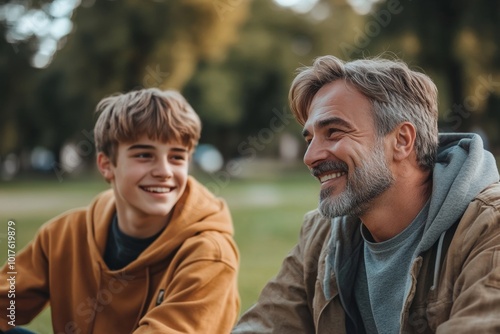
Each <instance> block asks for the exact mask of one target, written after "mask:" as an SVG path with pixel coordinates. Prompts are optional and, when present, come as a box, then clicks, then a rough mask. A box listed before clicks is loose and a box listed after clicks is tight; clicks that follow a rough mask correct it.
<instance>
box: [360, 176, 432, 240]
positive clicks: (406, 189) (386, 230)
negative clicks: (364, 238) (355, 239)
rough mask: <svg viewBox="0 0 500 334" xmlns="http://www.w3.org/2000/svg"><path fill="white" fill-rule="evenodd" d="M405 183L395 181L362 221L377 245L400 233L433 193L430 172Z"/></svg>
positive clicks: (373, 204)
mask: <svg viewBox="0 0 500 334" xmlns="http://www.w3.org/2000/svg"><path fill="white" fill-rule="evenodd" d="M404 181H405V182H402V181H400V182H396V183H395V184H394V185H393V186H392V187H391V188H390V189H388V190H387V191H386V192H384V193H383V194H382V195H380V196H379V197H378V198H377V199H375V200H374V202H373V203H372V205H371V208H370V209H369V210H368V211H367V212H366V213H365V214H364V215H362V216H361V217H360V218H361V221H362V222H363V224H364V225H365V226H366V228H367V229H368V230H369V231H370V233H371V235H372V236H373V239H374V240H375V241H376V242H381V241H385V240H389V239H391V238H392V237H394V236H396V235H398V234H399V233H401V232H402V231H403V230H404V229H405V228H406V227H408V225H410V224H411V222H412V221H413V220H414V219H415V217H417V215H418V213H419V212H420V210H422V208H423V207H424V205H425V204H426V203H427V201H428V199H429V197H430V195H431V192H432V178H431V176H430V173H429V172H428V173H424V174H422V177H419V178H414V179H412V180H404Z"/></svg>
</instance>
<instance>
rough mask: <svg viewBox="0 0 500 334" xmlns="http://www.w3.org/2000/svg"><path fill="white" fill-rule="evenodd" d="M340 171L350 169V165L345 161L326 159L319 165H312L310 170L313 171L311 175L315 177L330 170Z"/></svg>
mask: <svg viewBox="0 0 500 334" xmlns="http://www.w3.org/2000/svg"><path fill="white" fill-rule="evenodd" d="M333 170H334V171H339V172H346V173H347V171H348V170H349V166H347V164H346V163H345V162H343V161H325V162H321V163H319V164H318V165H316V166H314V167H312V168H311V169H310V170H309V171H310V172H311V175H312V176H314V177H318V176H320V175H321V174H324V173H326V172H330V171H333Z"/></svg>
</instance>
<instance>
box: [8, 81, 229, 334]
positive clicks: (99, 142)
mask: <svg viewBox="0 0 500 334" xmlns="http://www.w3.org/2000/svg"><path fill="white" fill-rule="evenodd" d="M97 112H98V113H100V116H99V118H98V120H97V123H96V126H95V130H94V135H95V143H96V149H97V152H98V153H97V166H98V168H99V171H100V172H101V174H102V175H103V176H104V178H105V179H106V181H107V182H109V183H110V185H111V189H110V190H108V191H105V192H103V193H102V194H100V195H98V196H97V197H96V198H95V200H94V201H93V202H92V203H91V205H90V206H89V207H87V208H84V209H76V210H72V211H69V212H67V213H64V214H62V215H60V216H58V217H56V218H54V219H53V220H51V221H50V222H48V223H47V224H45V225H43V226H42V227H41V229H40V231H39V232H38V234H37V235H36V237H35V239H34V240H33V241H32V242H31V243H30V244H29V245H28V246H27V247H26V248H25V249H24V250H23V251H21V252H20V253H19V254H18V256H17V258H16V270H17V275H16V296H15V306H16V321H15V324H16V325H23V324H26V323H28V322H29V321H31V320H32V319H33V318H34V317H35V316H36V315H37V314H38V313H39V312H40V311H41V310H42V309H43V308H44V307H45V305H46V304H47V303H50V306H51V312H52V325H53V330H54V333H132V332H133V333H148V334H149V333H217V334H219V333H228V332H230V329H231V328H232V326H233V325H234V322H235V320H236V318H237V316H238V312H239V296H238V292H237V280H236V279H237V270H238V251H237V248H236V245H235V243H234V241H233V238H232V235H233V226H232V221H231V217H230V213H229V211H228V208H227V206H226V204H225V202H224V201H223V200H221V199H217V198H215V197H214V196H213V195H212V194H211V193H210V192H209V191H208V190H207V189H206V188H204V187H203V186H202V185H200V184H199V183H198V182H197V181H195V180H194V179H193V178H192V177H190V176H188V165H189V161H190V159H191V153H192V152H193V149H194V148H195V146H196V144H197V142H198V140H199V138H200V132H201V123H200V119H199V118H198V116H197V114H196V113H195V111H194V110H193V109H192V108H191V106H190V105H189V104H188V103H187V101H186V100H185V99H184V98H183V97H182V96H181V95H180V94H179V93H177V92H175V91H160V90H158V89H144V90H139V91H133V92H130V93H127V94H121V95H116V96H111V97H108V98H105V99H104V100H102V101H101V102H100V103H99V104H98V106H97ZM8 271H9V270H8V268H7V267H6V266H4V268H3V269H2V273H1V275H2V277H1V279H0V309H1V310H3V312H6V311H5V310H6V309H7V308H8V306H9V303H10V299H9V298H7V292H8V290H9V284H8V281H7V280H6V278H5V276H6V275H7V272H8ZM8 321H9V319H8V318H6V317H5V316H2V317H1V318H0V329H1V330H4V331H7V330H9V329H12V326H11V325H9V323H8Z"/></svg>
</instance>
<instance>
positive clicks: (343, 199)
mask: <svg viewBox="0 0 500 334" xmlns="http://www.w3.org/2000/svg"><path fill="white" fill-rule="evenodd" d="M382 147H383V146H382V144H381V143H377V144H376V146H375V150H374V151H373V154H372V155H371V156H370V157H368V159H366V160H365V161H364V162H363V165H362V166H360V167H356V168H355V170H354V172H353V173H352V175H351V174H350V173H348V174H347V175H346V176H347V183H346V189H345V190H344V191H343V192H342V193H341V194H339V195H337V196H332V193H333V192H334V191H335V187H329V188H326V189H323V190H321V192H320V203H319V210H320V212H321V214H322V215H323V216H325V217H329V218H334V217H338V216H346V215H348V216H354V217H359V216H362V215H363V214H364V213H366V212H367V210H368V209H369V208H370V206H371V203H372V201H373V200H374V199H375V198H377V197H378V196H379V195H380V194H382V193H383V192H384V191H386V190H387V189H388V188H390V187H391V186H392V184H393V183H394V178H393V176H392V173H391V170H390V169H389V167H388V165H387V161H386V159H385V154H384V151H383V149H382Z"/></svg>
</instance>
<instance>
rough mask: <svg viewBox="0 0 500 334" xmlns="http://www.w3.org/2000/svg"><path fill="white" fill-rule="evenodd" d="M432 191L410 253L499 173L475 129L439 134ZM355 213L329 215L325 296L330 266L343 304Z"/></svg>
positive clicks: (351, 267) (358, 244) (354, 245)
mask: <svg viewBox="0 0 500 334" xmlns="http://www.w3.org/2000/svg"><path fill="white" fill-rule="evenodd" d="M432 177H433V185H432V196H431V200H430V204H429V205H430V207H429V213H428V216H427V220H426V225H425V228H424V233H423V237H422V240H421V241H420V243H419V244H418V246H417V249H416V251H415V253H414V257H416V256H418V254H421V253H422V252H424V251H426V250H428V249H430V248H431V247H432V246H433V245H434V244H435V243H436V242H437V241H438V239H439V238H440V236H441V235H442V234H443V232H445V231H447V230H448V229H449V228H450V227H451V226H452V225H453V224H454V223H455V222H457V221H458V220H459V219H460V217H461V216H462V215H463V213H464V212H465V209H466V208H467V206H468V205H469V203H470V202H471V201H472V199H474V197H476V196H477V194H479V193H480V192H481V190H483V189H484V188H486V187H487V186H488V185H490V184H492V183H494V182H497V181H498V179H499V175H498V170H497V166H496V162H495V159H494V157H493V155H492V154H491V153H490V152H488V151H486V150H484V148H483V142H482V140H481V137H480V136H479V135H476V134H458V133H446V134H440V135H439V148H438V154H437V160H436V165H435V167H434V170H433V176H432ZM360 224H361V221H360V220H359V218H357V217H350V216H341V217H336V218H333V219H332V220H331V226H332V230H331V231H332V232H331V236H330V240H329V254H328V258H327V260H326V274H325V277H324V292H325V296H327V297H328V296H330V291H329V285H330V271H333V272H335V273H336V276H337V278H338V281H339V282H338V283H339V285H340V286H339V288H340V289H339V290H340V291H342V292H343V294H344V296H342V294H341V299H344V300H345V302H344V305H346V303H347V301H348V300H350V296H349V293H350V290H349V289H348V288H347V286H350V285H351V282H353V281H354V279H355V275H356V268H357V263H358V261H359V256H360V252H361V250H362V245H363V243H362V237H361V235H360V233H359V230H360Z"/></svg>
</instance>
